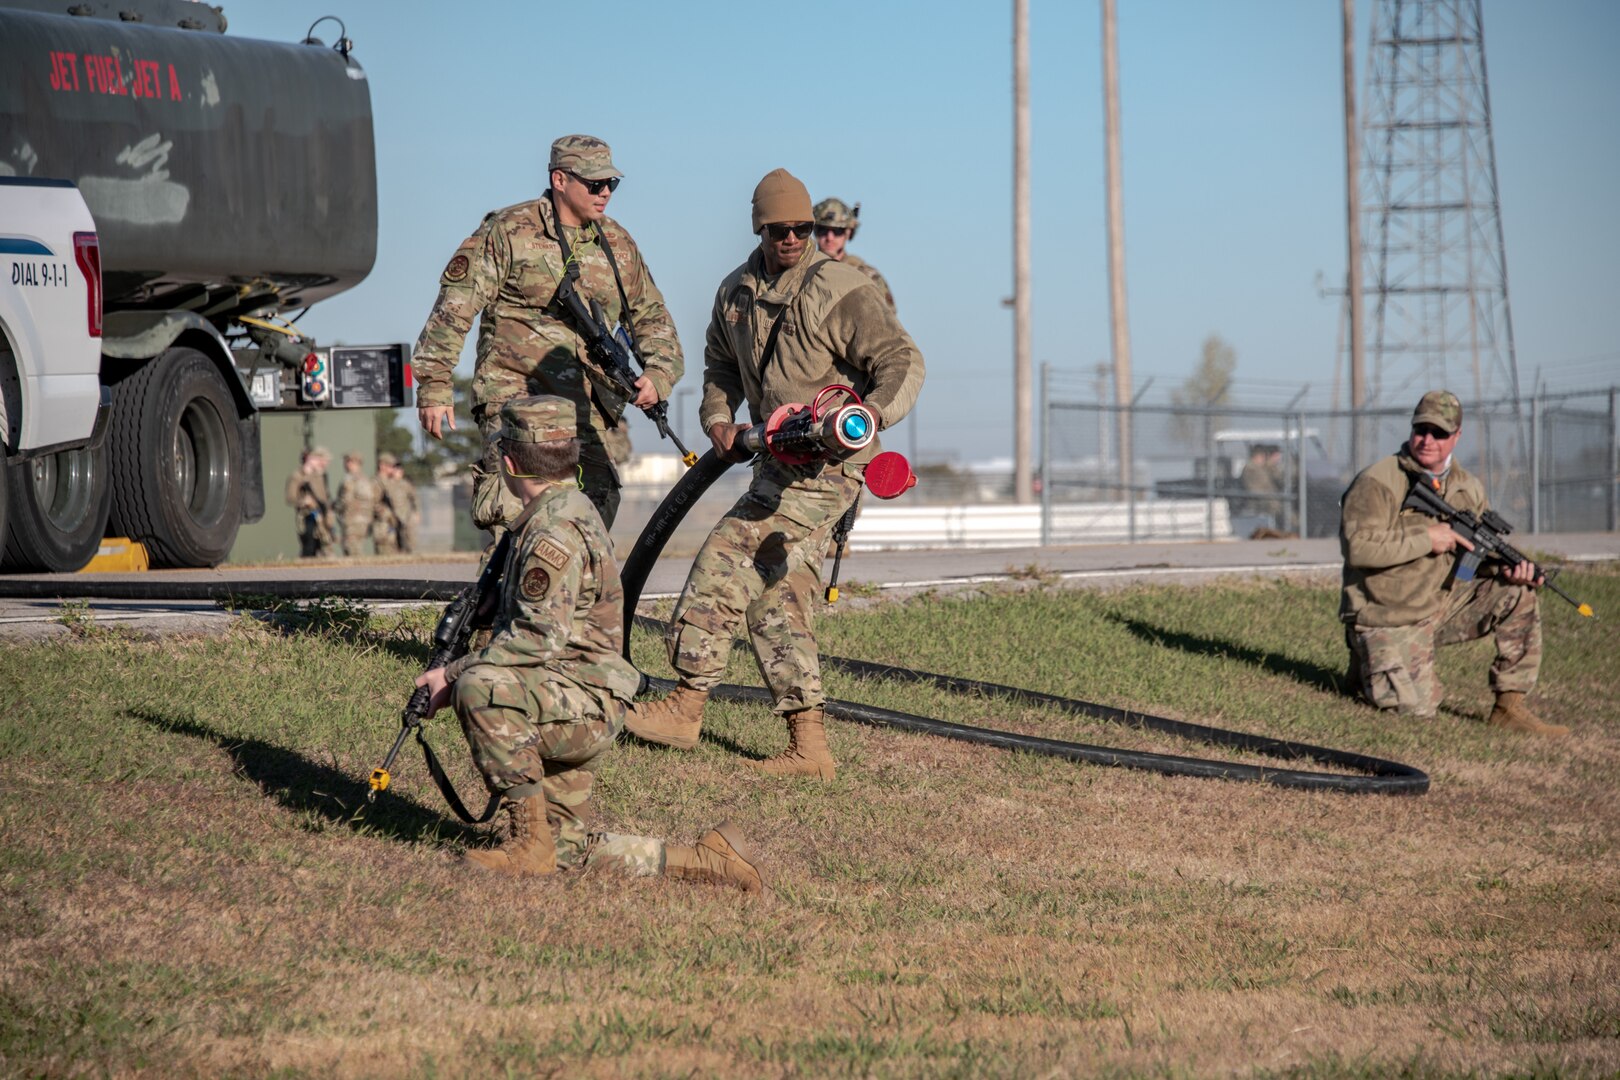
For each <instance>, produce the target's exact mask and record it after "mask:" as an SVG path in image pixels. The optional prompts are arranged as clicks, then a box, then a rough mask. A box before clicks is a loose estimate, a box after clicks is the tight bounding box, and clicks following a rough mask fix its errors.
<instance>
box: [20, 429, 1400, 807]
mask: <svg viewBox="0 0 1620 1080" xmlns="http://www.w3.org/2000/svg"><path fill="white" fill-rule="evenodd" d="M730 467H731V463H730V462H727V461H724V460H722V459H721V458H720V457H719V456H717V455H716V454H715V453H714V451H712V450H711V451H709V452H708V453H706V454H704V455H703V457H702V458H701V459H700V460H699V461H698V463H697V465H695V466H693V467H692V468H691V469H689V470H688V471H687V472H686V474H685V475H684V476H682V477H681V479H680V481H679V482H678V483H677V484H676V485H675V486H674V487H673V488H671V489H670V491H669V493H668V494H667V495H665V496H664V499H663V501H662V502H660V503H659V505H658V509H657V510H656V511H654V513H653V516H652V519H651V520H650V521H648V523H647V526H646V528H645V529H643V530H642V533H641V535H640V536H639V537H637V538H636V544H635V547H634V548H633V549H632V551H631V553H630V557H629V558H628V559H626V560H625V563H624V566H623V568H622V572H621V575H620V576H621V580H622V581H623V583H624V601H625V607H624V610H625V628H626V634H625V653H626V655H627V656H628V654H629V649H630V639H629V627H630V626H631V625H632V623H633V622H634V621H637V616H636V614H635V611H636V605H637V603H638V602H639V600H640V599H641V591H642V589H643V588H644V587H645V586H646V583H647V576H648V575H649V574H650V573H651V572H652V568H653V565H654V564H655V563H656V562H657V561H658V556H659V554H660V553H661V552H662V551H663V549H664V545H665V544H666V543H668V541H669V538H670V536H671V535H672V534H673V533H674V531H675V529H676V527H677V526H678V525H679V524H680V523H681V521H682V520H683V519H684V518H685V517H686V514H687V512H688V511H690V510H691V508H692V506H693V505H695V504H696V503H697V501H698V499H699V498H701V497H702V495H703V493H704V492H706V491H707V490H708V489H709V487H710V486H711V485H713V483H714V482H715V481H716V480H717V479H719V478H720V476H721V475H722V474H724V473H725V471H726V470H727V469H729V468H730ZM466 585H467V583H466V582H461V581H428V580H417V581H411V580H407V579H400V578H372V579H364V578H362V579H354V578H350V579H345V580H334V581H268V580H267V581H236V582H180V581H169V582H165V581H162V580H151V579H143V580H140V581H87V580H85V579H84V578H82V577H74V578H71V579H63V578H60V577H57V578H48V579H12V580H9V581H0V596H8V597H18V598H24V599H62V598H74V597H89V598H100V599H110V600H111V599H116V600H175V599H178V600H211V601H223V602H227V603H229V602H231V601H233V600H247V599H249V598H252V597H274V598H277V599H289V600H291V599H313V598H317V597H336V598H344V599H366V600H395V601H422V602H425V603H431V602H439V603H444V602H447V601H449V600H451V599H453V598H454V597H455V596H456V594H457V593H459V592H460V591H461V590H462V589H464V588H466ZM639 621H640V622H642V624H643V625H652V626H662V624H661V623H658V622H656V621H655V620H652V619H645V618H643V619H640V620H639ZM822 662H823V663H824V664H826V665H828V666H829V667H834V668H837V669H839V670H842V671H847V672H849V673H850V674H853V675H858V676H867V677H875V678H883V679H893V680H896V681H901V682H911V683H919V684H926V685H932V686H937V687H940V688H942V689H946V690H951V691H954V692H957V693H963V694H978V695H981V696H984V697H988V698H1000V699H1003V700H1007V701H1012V702H1015V703H1018V704H1025V705H1041V706H1047V707H1051V708H1056V709H1060V710H1062V711H1064V712H1068V713H1071V714H1073V715H1076V716H1087V717H1091V718H1094V719H1099V720H1108V721H1111V722H1113V723H1118V724H1123V725H1125V726H1127V727H1134V728H1138V729H1142V730H1146V731H1157V732H1161V733H1164V734H1169V735H1176V736H1180V737H1182V738H1187V739H1194V740H1197V741H1200V742H1203V743H1206V744H1208V745H1211V746H1224V747H1229V748H1231V749H1234V750H1241V751H1246V752H1250V753H1259V754H1266V755H1269V756H1271V757H1275V758H1280V759H1282V760H1284V761H1308V762H1313V763H1315V764H1318V765H1329V766H1335V767H1338V768H1343V769H1353V770H1356V772H1357V773H1359V774H1361V775H1345V774H1341V773H1325V772H1311V771H1306V770H1301V769H1278V768H1268V767H1266V766H1262V765H1244V764H1239V763H1235V762H1224V761H1211V760H1208V759H1204V758H1193V757H1181V756H1178V755H1173V754H1154V753H1148V752H1146V751H1139V750H1120V749H1116V748H1112V747H1107V746H1091V745H1089V744H1086V743H1074V742H1064V741H1062V740H1060V739H1046V738H1041V737H1039V736H1036V735H1021V734H1018V733H1016V732H1008V731H996V730H993V729H991V728H981V727H973V726H971V725H967V724H955V723H951V722H949V721H946V720H936V719H933V718H932V717H927V716H918V715H915V714H913V713H904V712H898V711H896V710H893V709H884V708H879V707H878V706H875V705H863V704H860V703H858V702H853V701H838V700H828V702H827V703H826V709H827V712H828V713H830V714H831V715H833V716H835V717H838V718H839V719H842V720H854V721H857V722H859V723H864V724H872V725H875V726H878V727H889V728H894V729H896V730H899V731H910V732H915V733H918V734H924V735H938V736H940V737H942V738H947V739H958V740H961V741H963V742H968V743H976V744H979V745H982V746H996V747H1001V748H1002V749H1006V750H1019V751H1022V752H1024V753H1029V754H1042V755H1045V756H1049V757H1058V758H1064V759H1066V760H1069V761H1085V762H1090V763H1091V764H1094V765H1113V766H1119V767H1121V768H1128V769H1145V770H1148V771H1152V772H1159V773H1163V774H1165V775H1168V776H1196V777H1204V778H1208V779H1223V780H1254V781H1260V782H1262V783H1267V784H1274V785H1276V786H1278V787H1286V788H1302V789H1306V790H1318V791H1342V792H1351V793H1357V794H1369V793H1371V794H1384V795H1421V794H1423V793H1424V792H1426V791H1428V790H1429V777H1428V774H1426V773H1424V772H1422V771H1421V770H1419V769H1416V768H1413V767H1412V766H1410V765H1405V764H1402V763H1400V762H1397V761H1385V760H1384V759H1382V758H1375V757H1368V756H1366V755H1364V754H1354V753H1349V752H1347V751H1343V750H1332V749H1328V748H1326V747H1321V746H1312V745H1310V744H1308V743H1298V742H1290V741H1288V740H1286V739H1272V738H1268V737H1265V736H1261V735H1250V734H1247V733H1244V732H1240V731H1227V730H1225V729H1222V728H1215V727H1206V726H1204V725H1202V724H1189V723H1185V722H1183V721H1179V720H1171V719H1169V718H1168V717H1163V716H1154V715H1152V714H1150V713H1141V712H1136V711H1134V710H1129V709H1118V708H1114V707H1112V706H1109V705H1099V704H1096V703H1093V702H1088V701H1079V700H1076V699H1073V698H1065V697H1059V696H1057V695H1055V694H1047V693H1043V692H1041V691H1038V690H1024V689H1020V688H1018V687H1012V686H1003V685H1000V684H998V683H988V682H980V681H977V680H974V679H963V678H959V677H957V676H954V675H939V674H935V673H933V672H926V671H913V670H911V669H909V668H902V667H896V666H893V665H890V664H879V663H873V662H871V661H866V660H851V659H846V658H844V657H838V656H824V657H822ZM642 680H643V689H644V690H645V689H659V690H667V689H671V688H673V686H674V683H672V682H671V681H670V680H668V679H658V678H653V677H651V676H648V675H645V674H643V675H642ZM714 696H715V697H717V698H720V699H721V700H723V701H743V702H752V703H758V704H764V705H770V704H771V703H772V700H771V696H770V693H769V691H767V690H766V689H764V688H763V687H757V686H736V685H731V684H726V685H722V686H719V687H717V688H716V689H715V692H714Z"/></svg>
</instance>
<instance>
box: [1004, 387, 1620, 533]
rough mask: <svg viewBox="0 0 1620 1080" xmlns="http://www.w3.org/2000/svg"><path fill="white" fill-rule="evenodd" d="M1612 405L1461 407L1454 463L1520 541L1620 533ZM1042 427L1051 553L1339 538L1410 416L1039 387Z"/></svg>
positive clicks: (1555, 397)
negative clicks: (1108, 397)
mask: <svg viewBox="0 0 1620 1080" xmlns="http://www.w3.org/2000/svg"><path fill="white" fill-rule="evenodd" d="M1617 405H1620V387H1612V388H1610V389H1607V390H1599V391H1589V392H1582V393H1565V394H1548V395H1540V396H1537V397H1533V398H1521V399H1514V400H1501V401H1485V402H1464V403H1463V436H1462V439H1461V441H1460V442H1459V444H1458V447H1457V451H1456V456H1457V460H1458V461H1459V462H1460V463H1461V465H1462V466H1463V468H1465V469H1467V470H1468V471H1469V472H1472V473H1473V474H1474V475H1476V476H1478V477H1479V478H1480V479H1481V481H1482V482H1483V483H1484V484H1485V489H1486V491H1487V493H1488V494H1489V497H1490V500H1491V505H1492V507H1493V508H1495V509H1496V511H1497V513H1499V514H1501V515H1502V516H1503V517H1504V518H1506V519H1507V520H1508V521H1510V522H1512V523H1513V524H1514V525H1515V526H1516V527H1517V529H1518V530H1519V531H1521V532H1603V531H1609V532H1613V531H1620V412H1617ZM1041 416H1042V424H1041V432H1042V439H1041V447H1040V453H1039V461H1038V463H1037V469H1038V472H1037V476H1036V483H1037V487H1038V490H1039V492H1040V500H1041V540H1042V542H1043V543H1050V544H1064V543H1087V542H1109V541H1120V540H1124V541H1131V542H1134V541H1138V540H1173V539H1205V540H1214V539H1224V538H1230V537H1238V538H1246V537H1250V536H1255V535H1259V536H1267V535H1278V534H1294V535H1298V536H1317V537H1326V536H1335V535H1337V533H1338V528H1339V499H1340V496H1341V495H1343V493H1344V490H1345V488H1346V487H1348V486H1349V484H1350V481H1351V480H1352V479H1354V478H1355V475H1356V473H1357V472H1358V471H1360V469H1362V468H1365V467H1366V466H1367V465H1370V464H1371V463H1372V462H1374V461H1376V460H1377V459H1379V458H1380V457H1383V456H1385V455H1387V454H1391V453H1394V452H1395V451H1396V450H1397V449H1399V448H1400V446H1401V444H1402V443H1403V442H1405V440H1406V437H1407V435H1408V434H1409V432H1410V426H1411V417H1412V412H1411V407H1410V406H1408V407H1406V408H1400V409H1383V408H1379V409H1364V410H1360V411H1353V410H1348V409H1342V410H1340V409H1292V408H1288V407H1281V408H1279V407H1258V408H1256V407H1247V408H1246V407H1243V406H1241V405H1222V406H1219V407H1214V408H1205V407H1196V406H1180V405H1140V404H1139V405H1136V406H1127V407H1124V408H1121V407H1119V406H1111V405H1099V404H1096V403H1095V402H1086V401H1075V400H1065V399H1064V398H1063V396H1062V395H1060V394H1054V393H1052V392H1050V390H1049V389H1048V388H1047V387H1046V386H1044V385H1043V392H1042V400H1041ZM1122 421H1124V424H1125V428H1126V431H1127V433H1128V438H1129V443H1130V453H1129V454H1128V455H1121V453H1120V449H1119V447H1120V426H1121V422H1122ZM1125 457H1128V458H1129V461H1130V464H1129V466H1128V467H1127V466H1125V465H1124V464H1123V459H1124V458H1125Z"/></svg>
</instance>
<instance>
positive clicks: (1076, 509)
mask: <svg viewBox="0 0 1620 1080" xmlns="http://www.w3.org/2000/svg"><path fill="white" fill-rule="evenodd" d="M1135 513H1136V530H1135V532H1136V539H1138V540H1203V539H1205V538H1206V537H1209V536H1211V535H1213V537H1214V539H1217V540H1229V539H1231V537H1232V523H1231V519H1230V518H1229V516H1228V514H1227V507H1226V500H1224V499H1216V500H1215V501H1214V502H1213V503H1212V504H1206V503H1205V502H1204V501H1203V500H1201V499H1155V500H1153V501H1151V502H1140V503H1137V504H1136V511H1135ZM1130 538H1131V508H1130V506H1129V505H1128V504H1126V503H1083V504H1071V505H1067V506H1054V507H1053V508H1052V529H1051V542H1052V543H1054V544H1106V543H1120V542H1123V541H1128V540H1129V539H1130ZM1040 542H1041V508H1040V507H1039V506H982V505H981V506H874V505H872V503H871V502H870V501H865V500H863V504H862V507H861V516H860V520H859V521H858V522H857V523H856V525H855V529H854V531H853V532H852V533H850V537H849V548H850V550H851V551H884V550H894V549H898V548H997V547H1036V546H1038V545H1039V544H1040Z"/></svg>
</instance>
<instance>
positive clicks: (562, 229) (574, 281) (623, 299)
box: [547, 192, 636, 429]
mask: <svg viewBox="0 0 1620 1080" xmlns="http://www.w3.org/2000/svg"><path fill="white" fill-rule="evenodd" d="M547 194H548V195H550V196H551V218H552V221H553V222H555V223H556V226H557V247H558V248H559V249H560V250H561V251H562V257H563V279H562V281H560V282H558V283H557V291H556V293H554V294H553V296H552V299H553V300H556V299H557V298H559V297H560V296H561V295H562V292H563V290H564V289H571V290H572V291H574V292H575V293H576V294H577V293H578V291H579V264H578V263H576V262H574V252H573V249H571V248H570V247H569V246H568V231H567V227H566V226H564V225H563V223H562V218H560V217H558V216H557V197H556V195H555V194H551V193H550V192H548V193H547ZM596 242H597V243H598V244H600V245H602V254H604V255H606V256H607V261H608V266H610V267H612V268H613V283H614V284H615V285H617V286H618V287H619V325H620V326H623V327H625V328H626V329H627V330H628V331H629V332H630V340H631V341H634V340H635V336H636V332H635V328H634V327H632V326H631V325H630V324H629V323H628V322H626V321H625V320H626V317H627V316H628V315H629V313H630V298H629V296H627V295H626V294H625V291H624V279H623V278H622V277H620V276H619V260H617V259H615V258H614V257H613V248H612V247H610V246H609V245H608V239H607V233H606V232H605V231H603V229H602V226H601V225H597V226H596ZM580 302H581V303H582V304H583V303H584V301H583V299H582V300H581V301H580ZM563 314H564V317H565V318H566V317H567V316H568V315H570V314H572V312H571V311H570V310H569V307H568V304H567V302H566V301H564V303H563ZM574 332H575V333H576V334H579V335H580V336H581V337H584V336H585V335H584V334H583V333H582V332H581V331H580V328H579V327H577V326H576V327H574ZM585 352H587V353H589V352H590V350H589V349H586V350H585ZM580 359H581V360H582V361H585V363H586V365H587V368H588V367H589V366H590V365H591V364H592V363H594V361H592V360H590V358H589V357H588V356H582V357H581V358H580ZM591 404H593V405H595V406H596V411H597V413H599V414H600V415H601V417H602V420H603V422H604V423H606V424H607V426H608V427H610V428H615V429H616V428H618V426H619V420H620V417H617V416H614V415H613V413H612V411H611V410H609V409H608V407H607V406H606V405H604V404H603V403H602V396H601V395H600V394H598V393H597V392H596V384H595V380H592V384H591Z"/></svg>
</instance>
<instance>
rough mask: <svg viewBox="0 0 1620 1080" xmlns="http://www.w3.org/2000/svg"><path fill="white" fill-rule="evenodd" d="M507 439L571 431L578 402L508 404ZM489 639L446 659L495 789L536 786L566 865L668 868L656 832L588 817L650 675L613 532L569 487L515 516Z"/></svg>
mask: <svg viewBox="0 0 1620 1080" xmlns="http://www.w3.org/2000/svg"><path fill="white" fill-rule="evenodd" d="M503 416H504V418H505V419H504V427H503V428H502V429H501V430H502V431H503V432H504V435H503V436H502V437H504V438H508V439H510V438H513V437H515V436H516V437H521V436H524V435H527V436H531V437H530V438H529V439H528V441H543V440H542V439H540V438H534V437H532V436H535V435H540V436H545V437H547V438H570V437H572V436H573V432H574V424H575V422H576V421H575V417H574V414H573V408H572V406H571V405H570V403H568V402H566V401H563V400H561V399H558V398H555V397H531V398H523V399H518V400H515V401H512V402H509V403H508V404H507V405H506V407H505V408H504V409H503ZM511 529H512V531H513V536H512V541H511V546H510V549H509V551H508V554H507V561H506V569H505V572H504V573H503V575H502V577H501V584H502V590H501V597H500V605H499V608H498V611H497V614H496V618H495V625H494V634H493V636H492V637H491V639H490V641H489V644H488V645H486V646H485V647H484V648H482V649H479V650H477V651H475V652H469V653H467V654H466V655H465V656H462V657H461V658H459V659H457V660H455V661H453V662H452V663H451V664H449V665H448V666H447V667H446V668H445V677H446V679H447V680H449V681H450V682H451V684H452V687H451V702H452V705H453V706H454V708H455V711H456V715H457V716H458V717H459V718H460V720H461V726H462V730H463V732H465V734H466V736H467V742H468V745H469V747H470V748H471V750H472V756H473V761H474V763H475V764H476V765H477V766H478V770H479V772H480V773H482V774H483V776H484V781H485V783H486V784H487V785H488V787H489V789H490V791H491V792H504V793H508V794H511V793H512V792H513V791H514V789H516V791H518V792H519V793H522V792H526V791H537V792H538V793H542V794H543V795H544V798H545V802H546V812H547V813H546V816H547V818H548V819H549V823H550V826H551V830H552V832H553V834H554V836H555V844H556V860H557V866H558V867H559V868H564V869H566V868H570V867H578V866H583V865H584V864H585V862H586V861H587V859H588V858H589V859H593V860H597V861H600V860H604V859H605V860H607V861H610V862H613V863H616V864H618V865H620V866H621V867H623V868H625V869H628V870H629V871H631V872H632V873H638V874H656V873H659V872H661V871H662V869H663V860H664V844H663V841H662V840H658V839H654V838H650V837H627V836H617V835H613V834H596V835H594V836H593V835H591V834H589V833H588V831H587V828H586V815H587V812H588V804H589V802H590V797H591V788H592V786H593V785H594V783H595V780H596V770H597V768H598V766H599V765H600V762H601V756H602V755H603V754H604V753H606V752H607V750H608V749H609V747H611V746H612V745H613V741H614V739H615V738H616V737H617V736H618V733H619V731H620V729H621V728H622V727H623V725H624V714H625V707H626V705H627V703H628V702H629V701H630V700H631V698H633V697H634V696H635V693H636V690H637V688H638V687H639V685H640V682H641V676H640V673H639V672H637V671H636V669H635V668H634V667H633V666H631V664H630V662H629V661H628V660H626V659H625V658H624V657H623V656H622V655H621V650H622V648H623V645H624V593H623V590H622V589H621V588H620V585H619V570H618V566H617V565H616V564H615V562H614V561H613V547H612V544H611V543H610V542H609V541H608V537H607V530H606V529H605V528H604V527H603V525H602V519H601V518H600V517H599V516H598V515H597V513H596V510H595V508H594V507H593V506H592V504H591V502H590V501H589V500H588V499H587V498H586V497H585V496H584V495H583V494H581V493H580V491H579V490H578V489H577V488H576V487H574V486H572V485H569V484H553V485H549V486H547V487H546V488H545V489H544V490H543V491H541V492H540V493H539V494H538V495H536V496H535V497H534V499H533V500H531V501H530V502H529V504H528V505H527V506H526V507H524V508H523V510H522V511H521V512H520V514H519V515H518V517H517V518H515V519H514V520H513V521H512V523H511Z"/></svg>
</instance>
